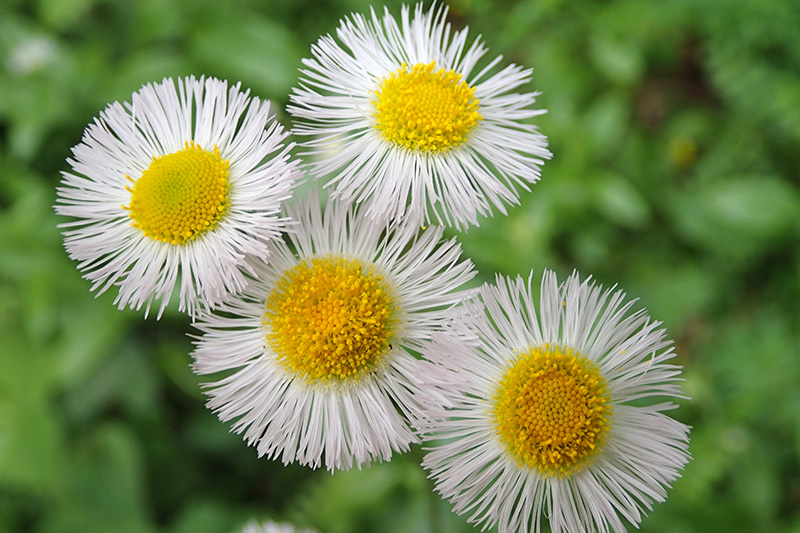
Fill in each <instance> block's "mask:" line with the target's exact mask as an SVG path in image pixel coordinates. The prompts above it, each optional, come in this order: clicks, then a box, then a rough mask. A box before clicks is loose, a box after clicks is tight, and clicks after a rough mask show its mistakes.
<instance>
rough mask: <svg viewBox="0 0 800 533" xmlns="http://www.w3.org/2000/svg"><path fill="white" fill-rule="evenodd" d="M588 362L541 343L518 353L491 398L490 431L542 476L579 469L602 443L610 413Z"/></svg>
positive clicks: (603, 389) (602, 383)
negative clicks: (492, 429)
mask: <svg viewBox="0 0 800 533" xmlns="http://www.w3.org/2000/svg"><path fill="white" fill-rule="evenodd" d="M609 402H610V399H609V397H608V394H607V392H606V383H605V380H604V379H603V377H602V376H601V375H600V370H599V368H598V367H597V365H595V364H594V363H593V362H591V361H588V360H587V359H586V358H584V357H581V356H580V355H579V354H578V353H576V352H574V351H573V350H571V349H564V348H561V347H558V346H551V345H545V346H542V347H537V348H532V349H530V350H529V351H527V352H523V353H520V354H518V355H517V357H516V358H515V361H514V363H513V364H512V365H511V367H510V368H509V369H508V370H507V371H506V373H505V375H504V376H503V378H502V379H501V381H500V383H499V385H498V388H497V390H496V392H495V395H494V398H493V409H492V413H493V415H494V421H495V429H496V432H497V435H498V437H499V438H500V440H501V441H502V443H503V444H504V445H505V447H506V449H507V450H508V451H509V453H510V454H511V455H512V456H514V457H515V458H516V459H517V460H518V461H519V462H520V463H521V464H524V465H527V466H528V467H530V468H535V469H537V470H539V472H540V473H541V474H543V475H546V476H558V477H561V476H565V475H570V474H572V473H575V472H577V471H579V470H580V469H582V468H583V467H584V466H585V465H586V464H588V462H589V461H590V460H591V459H592V456H593V455H594V453H595V452H596V450H597V449H598V447H599V446H600V445H601V444H602V443H603V441H604V438H605V435H606V433H607V429H608V426H609V424H608V419H609V417H610V415H611V406H610V404H609Z"/></svg>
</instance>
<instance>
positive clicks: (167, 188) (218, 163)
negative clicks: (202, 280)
mask: <svg viewBox="0 0 800 533" xmlns="http://www.w3.org/2000/svg"><path fill="white" fill-rule="evenodd" d="M228 164H229V162H228V160H227V159H222V158H221V157H220V155H219V149H218V148H217V147H216V146H215V147H214V151H213V152H210V151H208V150H203V149H202V148H201V147H200V146H199V145H198V144H195V143H194V141H191V142H187V143H186V145H185V148H184V149H183V150H179V151H177V152H175V153H172V154H167V155H162V156H161V157H157V158H156V157H154V158H153V162H152V163H150V167H149V168H148V169H147V170H145V171H144V173H143V174H142V176H141V177H140V178H139V179H138V180H135V181H134V180H133V179H132V178H131V177H130V176H128V179H129V180H130V181H132V182H133V186H132V187H126V188H127V190H128V191H130V193H131V203H130V205H129V206H123V208H125V209H127V210H128V214H129V216H130V217H131V219H132V220H133V224H132V225H133V227H135V228H137V229H138V230H140V231H141V232H142V233H144V234H145V235H146V236H148V237H150V238H152V239H156V240H157V241H161V242H167V243H170V244H185V243H186V242H187V241H189V240H191V239H193V238H195V237H197V236H198V235H200V234H202V233H203V232H205V231H208V230H210V229H213V228H214V226H216V224H217V222H219V220H220V219H221V218H222V217H223V216H224V215H225V212H226V211H227V209H228V207H229V205H230V203H229V199H228V191H229V188H230V186H229V184H228Z"/></svg>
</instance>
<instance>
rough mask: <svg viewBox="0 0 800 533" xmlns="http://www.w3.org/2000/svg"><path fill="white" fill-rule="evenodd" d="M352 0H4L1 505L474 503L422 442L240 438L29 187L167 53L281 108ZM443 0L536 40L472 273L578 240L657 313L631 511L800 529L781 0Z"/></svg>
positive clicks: (130, 519)
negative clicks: (664, 490) (647, 487)
mask: <svg viewBox="0 0 800 533" xmlns="http://www.w3.org/2000/svg"><path fill="white" fill-rule="evenodd" d="M370 4H371V3H370V2H368V1H366V0H328V1H324V2H323V1H320V2H317V1H314V0H295V1H293V2H282V1H273V0H265V1H256V0H237V1H234V2H213V1H211V0H197V1H191V0H174V1H169V2H163V1H158V0H140V1H137V2H126V1H122V0H68V1H64V0H37V1H32V2H31V1H23V0H3V1H2V2H0V369H2V372H0V531H13V532H16V531H25V532H27V531H31V532H48V533H49V532H65V533H67V532H93V531H98V532H99V531H109V530H111V531H122V532H126V531H131V532H134V531H135V532H148V531H175V532H181V533H183V532H185V533H190V532H191V533H198V532H227V531H233V530H235V529H236V528H238V527H241V526H242V525H243V524H244V523H245V522H246V521H247V520H249V519H250V518H256V519H266V518H271V519H276V520H282V521H291V522H294V523H296V524H298V525H301V526H311V527H315V528H316V529H318V530H319V531H321V532H322V533H330V532H371V531H386V532H389V533H392V532H405V531H414V532H466V531H473V528H472V527H471V526H469V525H467V524H466V522H465V520H464V519H463V518H462V517H458V516H455V515H453V514H452V513H451V512H450V511H449V505H448V504H447V503H445V502H442V501H440V500H439V498H438V496H437V495H436V494H433V493H432V492H431V485H430V483H429V481H428V480H427V479H426V478H425V476H424V473H423V472H422V470H421V469H420V468H419V467H418V461H419V458H420V456H421V453H423V452H422V451H421V450H419V449H415V450H413V451H412V453H411V454H407V455H404V456H401V457H398V458H397V459H395V460H393V461H392V462H391V463H387V464H378V465H374V466H372V467H371V468H369V469H364V470H361V471H359V470H355V471H352V472H347V473H337V474H336V475H335V476H331V475H330V474H328V473H327V472H319V471H311V470H308V469H304V468H301V467H297V466H296V465H295V466H289V467H284V466H283V465H282V464H281V463H280V462H273V461H267V460H259V459H258V458H257V457H256V453H255V451H254V450H253V449H251V448H248V447H246V446H244V445H243V443H242V442H241V439H240V438H239V437H238V436H236V435H231V434H228V430H227V427H226V426H225V425H223V424H220V423H219V422H218V420H217V419H216V417H215V416H214V414H213V413H211V412H209V411H208V410H207V409H205V407H204V406H203V403H204V398H203V396H202V392H201V387H200V385H199V383H198V380H197V378H195V377H194V375H193V374H192V373H191V371H190V369H189V366H188V365H189V355H188V354H189V351H190V350H191V340H190V339H189V338H188V337H187V333H189V332H191V327H190V325H189V323H188V320H187V319H186V318H185V317H184V316H182V315H180V314H178V313H177V312H176V311H175V310H174V309H172V310H168V312H167V313H166V314H165V317H164V318H163V319H162V320H161V321H159V322H157V321H155V320H153V319H152V318H151V319H148V320H144V319H143V318H142V317H141V316H139V315H138V314H136V313H131V312H119V311H117V310H116V309H115V308H114V307H113V304H112V300H113V295H104V296H101V297H100V298H97V299H94V298H93V297H92V295H91V294H90V293H89V291H88V283H87V282H85V281H83V280H82V279H81V278H80V275H79V273H78V271H77V269H76V268H75V264H73V263H72V262H70V261H69V259H68V258H67V257H66V254H65V252H64V251H63V248H62V246H61V237H60V235H59V231H58V229H57V228H56V225H57V224H58V223H59V222H61V221H60V220H58V219H57V217H56V216H55V215H54V214H53V210H52V207H51V206H52V204H53V203H54V200H55V187H56V186H57V184H58V180H59V172H60V171H62V170H64V169H65V168H66V165H65V162H64V160H65V158H66V157H68V156H69V149H70V147H72V146H73V145H75V144H77V142H78V141H79V140H80V136H81V134H82V131H83V128H84V127H85V126H86V124H88V122H89V121H91V120H92V118H93V117H94V116H96V115H97V114H98V113H99V111H100V110H102V109H103V107H105V105H107V104H108V103H109V102H111V101H114V100H120V101H124V100H127V99H129V98H130V95H131V93H132V92H133V91H135V90H138V89H139V88H140V87H141V86H142V85H143V84H145V83H148V82H151V81H158V80H160V79H162V78H163V77H165V76H183V75H187V74H196V75H201V74H205V75H209V76H217V77H224V78H227V79H228V80H229V81H231V82H234V83H235V82H237V81H241V83H242V86H243V87H244V88H249V89H251V91H252V92H253V94H254V95H256V96H259V97H261V98H266V99H270V100H272V101H273V103H274V105H275V107H274V109H275V111H276V112H277V113H278V119H279V120H280V121H281V122H283V123H284V125H287V126H289V125H290V124H289V121H288V117H287V115H286V114H285V113H284V111H283V109H284V107H285V104H286V103H287V101H288V95H289V93H290V91H291V88H292V86H293V85H294V84H295V81H296V74H297V69H298V68H299V67H300V66H301V65H300V59H301V58H303V57H308V56H309V49H310V45H311V44H312V43H314V42H316V40H317V38H318V37H319V36H320V34H324V33H334V32H335V29H336V26H337V25H338V19H339V18H341V17H342V16H344V15H346V14H348V13H350V12H351V11H359V12H367V11H368V10H369V6H370ZM399 5H400V3H399V2H396V1H391V2H389V8H390V10H391V11H392V12H393V13H395V14H397V13H399ZM375 8H376V9H377V10H381V9H382V5H380V4H375ZM450 8H451V13H450V20H451V21H452V23H453V24H454V25H455V26H458V27H463V26H465V25H469V26H470V35H471V36H475V35H477V34H479V33H480V34H482V35H483V37H484V39H485V41H486V43H487V45H488V47H489V49H490V54H489V55H492V57H493V54H500V53H502V54H504V56H505V60H506V61H512V62H516V63H519V64H522V65H525V66H531V67H534V69H535V70H534V80H533V83H532V87H531V89H533V90H541V91H542V95H541V97H540V98H539V104H540V105H541V107H543V108H546V109H548V110H549V112H548V114H547V115H545V116H543V117H538V119H537V120H536V122H537V124H539V125H540V127H541V130H542V132H543V133H544V134H546V135H547V136H548V137H549V139H550V143H551V144H550V145H551V149H552V151H553V154H554V157H553V160H552V161H549V162H547V164H546V165H545V166H544V169H543V173H542V181H541V182H540V183H538V184H536V185H535V186H533V187H532V191H531V192H530V193H529V194H527V193H526V194H523V195H522V200H521V204H520V205H519V206H517V207H514V208H511V209H510V211H509V216H508V217H502V216H497V217H494V218H491V219H483V220H481V225H480V227H478V228H473V229H471V230H470V231H469V232H465V233H453V234H454V235H456V236H457V238H458V239H459V240H460V241H461V242H462V243H463V245H464V249H465V254H466V255H468V256H469V257H471V258H472V259H473V260H474V262H475V263H476V265H477V267H478V268H479V270H480V272H481V280H480V281H490V280H492V279H493V278H494V273H495V272H499V273H502V274H506V275H516V274H527V273H528V272H529V271H530V270H531V269H534V270H535V271H536V272H537V273H540V272H541V271H542V269H543V268H553V269H555V270H556V271H557V272H558V274H559V276H565V275H567V274H569V272H570V271H571V270H572V269H575V268H577V269H578V270H579V271H580V272H581V274H582V275H589V274H592V275H594V277H595V278H597V280H598V281H599V282H600V283H603V284H605V285H613V284H614V283H619V285H620V287H621V288H623V289H625V291H626V292H627V293H628V294H629V295H631V296H639V297H640V302H639V303H640V304H641V305H642V306H644V307H647V309H648V311H649V312H650V314H651V315H653V316H654V317H655V318H657V319H661V320H663V321H664V322H665V326H666V327H667V329H668V332H669V334H670V336H671V337H673V338H674V339H676V342H677V352H678V354H679V359H680V363H681V364H684V365H685V377H686V379H687V381H686V384H685V387H686V392H687V394H688V395H690V396H691V397H692V401H687V402H685V403H684V405H683V406H682V407H681V409H679V410H678V411H677V412H676V413H675V416H676V418H678V419H679V420H681V421H683V422H685V423H688V424H691V425H692V426H693V427H694V429H693V432H692V444H691V450H692V453H693V456H694V459H693V461H692V462H691V463H690V464H689V466H688V467H687V469H686V470H685V472H684V476H683V478H682V479H679V480H678V481H677V482H676V483H675V486H674V487H673V489H672V490H671V491H670V494H669V498H668V500H667V502H666V503H664V504H660V505H658V506H656V507H655V509H654V510H653V511H652V512H651V513H650V516H649V517H647V518H645V519H644V521H643V523H642V529H643V530H644V531H671V532H694V531H778V532H781V531H785V532H790V531H800V375H798V372H800V361H799V360H798V358H800V312H798V309H799V308H800V306H799V304H798V302H800V155H798V154H799V153H800V151H799V150H798V143H799V142H800V3H798V2H796V1H793V0H774V1H770V2H764V1H761V0H734V1H729V0H710V1H707V2H693V1H690V0H671V1H668V2H641V1H639V0H615V1H600V0H574V1H569V2H567V1H564V0H453V1H452V2H450Z"/></svg>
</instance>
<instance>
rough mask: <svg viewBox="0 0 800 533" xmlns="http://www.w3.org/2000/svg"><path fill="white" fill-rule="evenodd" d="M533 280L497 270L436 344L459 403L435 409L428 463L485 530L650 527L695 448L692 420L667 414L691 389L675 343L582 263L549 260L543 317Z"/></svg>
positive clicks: (449, 392) (448, 390)
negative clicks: (561, 279) (649, 517)
mask: <svg viewBox="0 0 800 533" xmlns="http://www.w3.org/2000/svg"><path fill="white" fill-rule="evenodd" d="M530 283H531V281H530V279H529V280H528V283H527V285H526V283H525V282H524V281H523V280H522V279H521V278H517V279H516V280H515V281H512V280H510V279H505V278H503V277H500V276H498V278H497V285H496V286H490V285H484V286H483V287H481V289H480V292H479V295H480V296H479V297H478V296H475V297H474V298H472V299H470V300H469V301H468V302H466V303H465V305H464V306H463V307H462V308H459V310H458V312H457V320H454V321H453V322H452V323H451V324H450V326H449V327H448V328H447V329H446V330H445V332H442V333H438V334H435V335H434V337H433V341H432V342H431V343H430V344H429V346H428V347H427V348H426V350H425V352H424V355H425V356H426V357H427V358H428V359H429V360H431V361H432V362H434V363H436V364H438V365H440V372H439V375H438V376H437V382H439V381H441V382H442V383H445V384H446V385H449V387H448V386H445V387H444V388H443V390H444V391H445V396H446V397H447V399H448V401H449V402H450V406H449V407H437V406H433V407H432V408H431V409H429V411H428V413H427V414H428V415H429V417H430V419H428V421H427V423H424V424H423V426H424V427H423V428H422V429H423V430H424V432H425V436H424V437H423V438H424V440H426V441H431V446H432V447H431V451H430V452H429V453H428V454H427V455H426V457H425V459H424V461H423V466H424V467H425V468H426V469H428V470H430V472H431V474H430V475H431V477H432V478H433V479H434V482H435V486H436V490H437V491H439V492H440V493H441V494H442V496H443V497H445V498H447V499H449V500H450V501H452V502H453V503H454V504H455V507H454V510H455V512H457V513H459V514H462V513H469V515H470V516H469V521H470V522H472V523H478V524H481V525H482V526H483V529H486V528H489V527H494V526H495V525H496V526H498V530H499V531H500V532H501V533H502V532H518V531H519V532H528V531H535V532H538V531H540V529H541V517H542V515H545V516H547V517H549V522H550V529H551V530H552V531H553V532H561V531H564V532H573V531H608V530H609V529H613V530H614V531H625V526H624V525H623V522H622V520H621V517H624V518H625V519H626V520H627V521H628V522H630V523H631V524H633V525H634V526H638V524H639V522H641V520H642V514H643V512H644V511H645V510H649V509H651V508H652V504H653V502H656V501H658V502H660V501H663V500H664V499H665V498H666V490H665V487H668V486H669V485H670V483H672V481H674V480H675V479H676V478H677V477H678V476H679V470H680V469H681V468H683V466H684V465H685V464H686V462H687V461H688V460H689V454H688V431H689V428H688V427H687V426H685V425H684V424H681V423H680V422H677V421H675V420H673V419H672V418H670V417H668V416H667V415H665V414H664V412H665V411H668V410H670V409H673V408H675V405H674V404H673V403H671V402H669V401H668V399H669V398H675V397H680V398H683V397H684V396H682V394H681V391H680V388H679V386H678V381H680V367H678V366H675V365H672V364H668V363H667V361H668V360H669V359H671V358H672V357H674V355H675V354H674V353H673V351H672V348H671V347H670V344H671V341H669V340H667V339H665V337H664V335H665V332H664V330H663V329H659V327H658V326H659V325H660V322H653V321H651V319H650V318H649V317H648V316H647V315H646V314H645V311H644V310H639V311H637V312H634V313H630V312H629V311H630V309H631V306H632V305H633V303H634V302H633V301H631V302H628V303H624V300H625V294H624V293H623V292H622V291H613V290H606V291H603V289H602V287H600V286H596V285H595V284H594V283H592V282H590V281H589V280H586V281H584V282H582V283H581V281H580V279H579V277H578V274H577V272H576V273H574V274H573V275H572V276H570V277H569V279H568V280H567V281H566V282H565V283H563V284H561V285H558V282H557V280H556V277H555V274H553V273H552V272H547V271H546V272H545V274H544V277H543V279H542V286H541V299H540V304H539V312H538V316H537V312H536V308H535V306H534V302H533V297H532V296H531V286H530ZM452 369H455V372H454V371H452ZM655 398H660V399H661V400H658V402H659V403H654V401H656V400H654V399H655Z"/></svg>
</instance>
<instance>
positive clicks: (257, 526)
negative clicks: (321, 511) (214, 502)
mask: <svg viewBox="0 0 800 533" xmlns="http://www.w3.org/2000/svg"><path fill="white" fill-rule="evenodd" d="M241 533H317V532H316V530H314V529H308V528H302V529H301V528H297V527H295V526H294V525H292V524H288V523H285V522H272V521H266V522H261V523H259V522H257V521H256V520H251V521H249V522H248V523H247V524H245V526H244V527H243V528H242V530H241Z"/></svg>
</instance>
